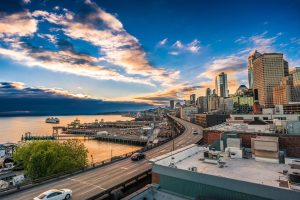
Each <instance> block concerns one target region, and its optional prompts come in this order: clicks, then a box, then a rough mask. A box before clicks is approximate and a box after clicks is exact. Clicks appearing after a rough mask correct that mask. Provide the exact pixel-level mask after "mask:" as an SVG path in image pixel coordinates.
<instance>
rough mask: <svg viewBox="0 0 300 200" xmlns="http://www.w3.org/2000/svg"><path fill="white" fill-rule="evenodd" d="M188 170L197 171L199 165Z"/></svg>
mask: <svg viewBox="0 0 300 200" xmlns="http://www.w3.org/2000/svg"><path fill="white" fill-rule="evenodd" d="M188 170H189V171H192V172H197V167H189V168H188Z"/></svg>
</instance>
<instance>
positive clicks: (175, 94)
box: [134, 83, 203, 106]
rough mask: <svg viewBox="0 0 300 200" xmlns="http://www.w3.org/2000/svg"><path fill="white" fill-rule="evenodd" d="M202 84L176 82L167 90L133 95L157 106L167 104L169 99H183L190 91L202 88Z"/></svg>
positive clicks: (139, 99)
mask: <svg viewBox="0 0 300 200" xmlns="http://www.w3.org/2000/svg"><path fill="white" fill-rule="evenodd" d="M202 88H203V87H202V86H190V85H188V84H186V83H182V84H178V85H175V86H173V87H172V88H169V89H167V90H163V91H158V92H154V93H151V94H147V95H142V96H139V97H135V98H134V99H136V100H138V101H142V102H147V103H151V104H154V105H157V106H162V105H168V104H169V102H170V100H179V101H181V100H183V99H186V98H188V97H189V95H190V94H191V92H194V91H196V90H199V89H202Z"/></svg>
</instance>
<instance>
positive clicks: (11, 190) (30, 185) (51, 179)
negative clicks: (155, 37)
mask: <svg viewBox="0 0 300 200" xmlns="http://www.w3.org/2000/svg"><path fill="white" fill-rule="evenodd" d="M177 130H179V133H177V134H175V135H174V137H172V138H168V139H166V140H163V141H161V142H159V143H157V144H153V145H151V146H145V147H143V148H142V149H140V150H137V151H133V152H130V153H127V154H123V155H120V156H114V157H112V158H111V159H107V160H103V161H101V162H96V163H92V164H91V165H88V166H86V167H83V168H81V169H74V170H71V171H66V172H62V173H59V174H55V175H53V176H48V177H43V178H40V179H35V180H31V181H26V182H24V183H23V184H21V185H18V187H8V188H5V189H0V197H3V196H7V195H9V194H13V193H15V192H18V191H22V190H26V189H30V188H33V187H35V186H37V185H40V184H46V183H50V182H54V181H58V180H61V179H64V178H68V177H70V176H72V175H76V174H79V173H82V172H85V171H89V170H92V169H95V168H99V167H103V166H106V165H109V164H112V163H115V162H118V161H121V160H124V159H126V158H129V157H130V156H131V155H132V154H134V153H136V152H146V151H149V150H151V149H154V148H156V147H158V146H160V145H163V144H165V143H167V142H170V141H171V140H173V139H175V138H177V137H178V136H179V135H181V134H182V133H183V132H184V130H185V129H184V127H181V128H180V129H177Z"/></svg>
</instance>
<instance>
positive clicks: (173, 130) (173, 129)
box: [172, 121, 175, 151]
mask: <svg viewBox="0 0 300 200" xmlns="http://www.w3.org/2000/svg"><path fill="white" fill-rule="evenodd" d="M172 126H173V128H172V139H173V151H174V150H175V141H174V132H175V126H174V121H173V123H172Z"/></svg>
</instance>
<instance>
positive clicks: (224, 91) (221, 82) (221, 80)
mask: <svg viewBox="0 0 300 200" xmlns="http://www.w3.org/2000/svg"><path fill="white" fill-rule="evenodd" d="M215 90H216V94H217V95H218V96H220V97H228V96H229V91H228V83H227V74H225V73H224V72H222V73H220V74H219V75H217V76H216V79H215Z"/></svg>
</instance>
